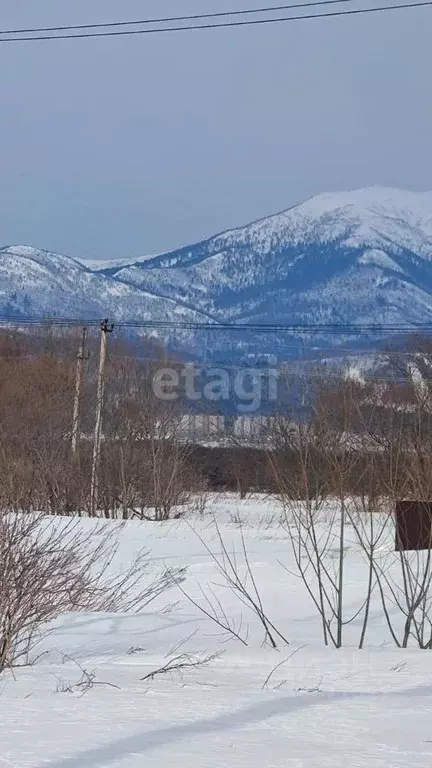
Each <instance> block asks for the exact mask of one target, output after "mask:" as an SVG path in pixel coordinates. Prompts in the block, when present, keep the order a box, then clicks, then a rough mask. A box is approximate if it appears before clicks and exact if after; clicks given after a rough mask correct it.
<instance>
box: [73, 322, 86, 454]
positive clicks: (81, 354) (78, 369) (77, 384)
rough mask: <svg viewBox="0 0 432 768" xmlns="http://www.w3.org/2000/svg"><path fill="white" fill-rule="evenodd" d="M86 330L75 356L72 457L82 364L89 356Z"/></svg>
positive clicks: (77, 419) (78, 408)
mask: <svg viewBox="0 0 432 768" xmlns="http://www.w3.org/2000/svg"><path fill="white" fill-rule="evenodd" d="M86 335H87V328H83V330H82V338H81V343H80V346H79V349H78V355H77V367H76V379H75V400H74V409H73V417H72V456H76V452H77V447H78V434H79V410H80V402H81V387H82V375H83V363H84V360H88V359H89V357H90V355H89V354H86V351H85V342H86Z"/></svg>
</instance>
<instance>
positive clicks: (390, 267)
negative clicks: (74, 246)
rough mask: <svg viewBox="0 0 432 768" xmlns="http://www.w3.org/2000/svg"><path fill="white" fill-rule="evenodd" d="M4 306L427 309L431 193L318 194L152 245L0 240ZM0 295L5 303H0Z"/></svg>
mask: <svg viewBox="0 0 432 768" xmlns="http://www.w3.org/2000/svg"><path fill="white" fill-rule="evenodd" d="M0 280H1V283H0V311H3V312H4V311H5V307H6V306H7V307H9V308H11V307H12V309H13V310H15V309H16V310H20V311H21V312H27V313H30V312H32V313H42V312H45V313H47V312H50V313H52V312H57V313H58V314H62V315H65V314H69V313H73V314H74V315H76V314H77V312H80V313H83V314H84V313H86V314H88V313H91V314H92V315H93V316H94V315H97V316H99V315H101V313H102V314H103V315H106V314H110V315H111V316H112V317H114V319H126V318H127V319H141V318H144V317H145V318H147V317H152V318H153V319H157V320H160V319H165V318H169V319H173V318H175V317H181V318H182V319H187V320H189V319H192V318H194V319H197V320H198V321H199V320H200V319H208V318H209V317H210V318H213V319H214V320H215V321H218V320H219V321H222V320H227V319H229V320H230V321H242V322H246V323H247V322H257V321H260V322H311V323H376V324H381V323H403V324H404V325H405V324H411V323H412V324H415V323H418V322H425V321H428V322H430V321H432V193H416V192H408V191H402V190H396V189H386V188H381V187H371V188H367V189H360V190H356V191H352V192H338V193H333V194H323V195H319V196H317V197H314V198H311V199H310V200H307V201H306V202H304V203H301V204H300V205H296V206H294V207H292V208H290V209H288V210H286V211H283V212H282V213H279V214H276V215H274V216H269V217H267V218H264V219H261V220H259V221H256V222H254V223H252V224H250V225H248V226H245V227H240V228H239V229H234V230H229V231H227V232H223V233H221V234H218V235H216V236H214V237H211V238H209V239H207V240H203V241H201V242H199V243H195V244H193V245H189V246H185V247H183V248H180V249H179V250H176V251H172V252H169V253H165V254H161V255H159V256H154V257H148V256H145V257H142V258H138V259H135V260H131V261H127V260H119V261H116V262H112V263H102V264H100V265H99V266H98V265H96V263H95V262H93V263H92V265H91V268H90V267H89V266H88V265H85V264H81V263H78V262H77V261H74V260H73V259H70V258H66V257H62V256H58V255H54V254H50V253H46V252H43V251H35V250H34V249H29V248H5V249H3V250H0ZM2 304H3V307H2Z"/></svg>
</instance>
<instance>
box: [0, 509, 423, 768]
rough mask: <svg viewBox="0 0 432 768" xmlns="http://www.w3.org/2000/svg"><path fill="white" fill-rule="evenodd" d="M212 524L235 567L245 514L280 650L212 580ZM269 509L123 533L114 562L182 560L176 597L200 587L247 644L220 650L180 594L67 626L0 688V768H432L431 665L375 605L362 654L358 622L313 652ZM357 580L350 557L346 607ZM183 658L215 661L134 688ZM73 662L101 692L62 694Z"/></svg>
mask: <svg viewBox="0 0 432 768" xmlns="http://www.w3.org/2000/svg"><path fill="white" fill-rule="evenodd" d="M213 514H214V515H215V516H216V518H217V520H218V522H219V525H220V529H221V531H222V533H223V536H224V539H225V540H226V541H227V543H228V544H229V546H230V547H235V548H236V551H237V553H238V557H239V561H240V560H241V549H242V548H241V537H240V535H239V526H238V517H239V516H240V518H241V519H242V521H243V530H244V536H245V541H246V545H247V550H248V554H249V557H250V562H251V565H252V567H253V571H254V574H255V576H256V579H257V582H258V584H259V587H260V591H261V594H262V598H263V603H264V605H265V607H266V609H267V611H268V613H269V614H270V617H271V618H272V619H273V620H274V621H275V623H276V624H277V626H278V628H280V629H281V631H283V633H284V634H285V635H286V636H287V638H288V640H289V641H290V645H289V646H288V647H281V648H280V649H279V650H273V649H271V648H269V647H267V646H263V645H262V639H263V638H262V632H261V628H260V626H259V622H258V621H257V620H256V618H255V617H254V616H253V615H252V614H250V613H249V612H248V611H247V609H246V608H245V607H244V606H243V605H242V604H241V603H240V602H239V601H238V599H237V598H236V597H235V595H233V594H232V592H231V591H230V590H228V589H226V587H225V586H224V585H223V584H222V583H221V578H220V576H218V575H217V573H216V571H215V567H214V563H213V562H212V560H211V557H210V556H209V555H208V553H207V552H206V549H205V547H204V545H203V543H202V541H200V538H199V537H198V536H197V533H199V536H201V537H202V538H203V539H204V540H205V541H206V542H207V544H208V545H209V546H210V547H211V548H212V549H213V550H214V551H217V550H218V540H217V535H216V532H215V529H214V525H213V517H212V515H213ZM278 514H279V511H278V509H277V505H276V504H275V502H271V501H265V500H263V499H260V498H258V497H255V498H254V499H252V500H247V501H244V502H243V501H242V502H239V501H238V500H236V499H235V498H233V497H225V498H219V499H214V500H213V502H212V505H211V509H209V510H208V511H207V512H206V513H205V515H204V516H203V517H202V518H199V517H194V518H193V519H189V520H188V521H185V520H180V521H172V522H169V523H165V524H154V523H135V522H133V523H130V524H128V525H127V528H126V530H125V532H124V533H123V541H122V548H121V552H122V554H121V557H122V558H124V561H125V562H126V561H127V560H128V559H131V558H132V557H133V553H134V552H135V551H137V550H138V549H139V548H140V547H141V546H143V545H144V546H146V547H147V548H149V549H150V550H151V552H152V556H153V558H154V559H155V564H156V565H157V564H159V565H161V564H163V563H166V564H167V565H185V566H188V573H187V578H186V582H185V585H184V587H185V589H186V590H187V592H188V593H189V594H190V595H191V596H193V597H194V598H195V599H197V600H200V601H202V596H201V593H200V587H201V588H202V589H203V590H205V592H206V594H208V595H210V589H212V590H213V591H214V592H215V594H217V596H218V598H219V599H220V601H221V603H222V604H223V606H224V609H225V610H226V613H227V615H229V616H230V617H232V618H233V619H235V620H236V622H237V626H238V627H239V626H240V625H241V627H242V631H243V632H246V631H247V633H248V634H247V637H248V645H247V647H246V646H243V645H242V644H241V643H240V642H239V641H235V640H231V641H228V640H227V637H226V635H225V634H224V633H223V632H222V630H219V629H218V628H217V627H216V626H215V625H214V624H213V623H212V622H211V621H210V620H209V619H207V618H206V617H205V616H203V614H201V613H200V612H199V611H198V610H197V609H196V608H195V607H194V606H193V605H192V604H191V603H190V602H189V601H188V600H187V599H186V598H185V597H184V596H183V595H182V593H181V592H180V591H177V590H176V589H173V590H172V591H171V592H169V593H167V594H165V595H163V596H161V597H160V598H159V599H158V603H157V604H156V603H155V604H153V605H152V607H151V610H150V609H149V610H148V611H146V612H145V613H144V614H140V615H120V616H119V615H113V616H106V615H95V614H90V615H86V614H76V615H68V616H65V617H64V618H63V619H62V620H61V621H60V622H59V623H58V626H57V628H56V630H55V632H54V634H53V635H52V636H51V637H50V638H49V640H47V641H46V647H45V650H47V651H48V653H46V655H45V656H43V657H42V658H41V659H40V661H39V662H38V663H37V664H36V665H35V666H32V667H26V668H22V669H19V670H16V672H15V676H14V677H12V676H8V675H3V676H2V677H1V678H0V722H1V737H0V768H1V767H2V766H14V768H30V767H31V768H42V766H50V768H90V767H93V766H103V767H104V768H105V767H107V768H142V766H146V768H179V767H180V768H183V766H185V768H186V767H187V768H195V766H196V768H246V767H247V768H263V766H265V768H276V767H277V768H282V767H284V768H285V767H286V766H289V767H292V768H335V767H338V766H343V767H344V768H356V767H357V766H359V767H360V766H364V765H367V766H368V768H384V767H385V768H399V766H400V767H401V768H402V767H403V768H406V767H407V766H408V765H410V764H413V765H415V766H416V768H426V767H427V768H430V766H431V765H432V723H431V718H430V711H431V701H432V672H431V666H430V658H431V657H430V656H429V654H428V653H427V652H426V651H418V650H416V649H414V648H413V649H410V650H407V651H401V650H398V649H396V648H394V646H393V645H392V644H391V643H390V638H389V636H388V632H387V631H386V629H385V626H384V624H383V622H382V619H381V612H380V610H379V606H378V604H375V605H374V606H373V609H372V615H371V623H370V631H369V633H368V638H367V647H366V648H365V649H364V650H363V651H359V650H356V648H355V643H356V642H357V641H358V636H359V626H360V624H359V623H358V624H357V625H356V623H355V622H354V623H353V625H351V626H350V628H349V633H350V634H348V636H347V641H348V643H351V645H348V646H347V647H345V648H343V649H341V650H333V649H325V648H324V647H323V644H322V640H321V636H320V623H319V619H318V617H317V616H316V614H315V610H314V607H313V605H312V603H311V601H310V599H309V597H308V595H307V593H306V591H305V589H304V587H303V585H302V582H301V581H300V580H299V579H298V578H296V577H295V575H290V574H289V573H288V572H287V571H286V570H284V569H283V568H282V566H281V565H280V562H283V563H284V565H286V566H287V567H288V568H293V563H292V555H290V544H289V541H288V539H287V538H286V534H284V532H283V531H282V530H281V529H280V527H279V526H278V522H277V519H278ZM87 523H88V521H84V522H83V525H85V524H87ZM363 574H364V571H363V566H362V563H361V557H360V554H359V553H358V552H357V551H356V549H355V547H353V548H352V551H351V552H350V553H349V556H348V578H349V598H350V600H351V599H352V601H353V605H355V602H356V594H357V599H360V598H359V595H360V594H362V590H361V587H362V584H361V581H362V579H363ZM293 651H296V652H295V653H294V654H293V655H292V656H291V658H289V659H288V660H287V661H286V663H283V662H284V660H286V659H287V657H289V656H290V654H292V653H293ZM184 652H189V653H200V652H202V653H206V654H207V653H208V654H211V653H215V652H221V655H220V656H219V657H218V658H217V659H215V660H214V661H213V662H212V663H210V664H208V665H206V666H203V667H200V668H197V669H185V670H184V671H183V672H182V673H181V674H180V673H170V674H167V675H157V676H156V677H154V679H153V680H146V681H141V678H142V677H144V676H145V675H146V674H148V673H149V672H151V671H153V670H155V669H157V668H158V667H161V666H163V665H164V664H166V662H167V660H168V658H170V654H171V656H172V655H176V654H179V653H184ZM279 662H282V663H281V664H280V666H279V667H278V668H277V669H276V670H275V671H274V673H273V675H271V677H270V679H269V681H268V683H267V685H265V681H266V679H267V677H268V676H269V674H270V672H271V670H272V669H273V668H274V667H275V666H276V665H277V664H279ZM81 668H82V669H85V670H87V671H88V672H89V673H93V672H94V673H95V676H96V677H95V680H96V682H97V684H95V685H94V686H93V687H92V688H91V690H89V691H88V692H87V693H85V695H81V694H80V693H79V692H78V691H77V690H76V689H74V684H75V683H77V682H78V681H79V680H80V679H81V677H82V669H81ZM114 686H118V687H114ZM70 689H72V692H70Z"/></svg>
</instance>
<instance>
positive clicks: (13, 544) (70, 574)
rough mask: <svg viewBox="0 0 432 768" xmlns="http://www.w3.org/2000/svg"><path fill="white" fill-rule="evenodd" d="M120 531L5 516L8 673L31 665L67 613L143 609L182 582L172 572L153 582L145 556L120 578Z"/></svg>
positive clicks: (0, 606)
mask: <svg viewBox="0 0 432 768" xmlns="http://www.w3.org/2000/svg"><path fill="white" fill-rule="evenodd" d="M120 530H121V529H119V527H118V525H115V526H113V525H112V524H111V525H108V524H103V523H99V524H97V525H95V524H92V525H91V527H90V528H87V529H85V528H83V527H82V524H81V523H80V521H78V520H76V519H72V518H69V519H67V520H64V519H63V520H61V519H57V520H56V521H54V520H52V519H49V518H46V517H43V516H41V515H34V514H26V515H23V514H14V513H6V512H1V513H0V563H1V570H0V672H1V671H3V670H4V669H5V668H7V667H12V666H14V665H16V664H18V663H28V661H29V658H30V654H31V653H33V651H34V650H35V648H36V646H37V645H38V644H39V642H40V641H41V640H42V639H43V638H44V637H45V636H46V634H47V632H49V631H50V630H51V626H50V625H51V624H52V622H53V621H54V620H55V619H56V618H58V617H59V616H60V614H62V613H65V612H68V611H93V612H98V611H107V612H118V611H130V610H140V609H142V608H143V607H144V606H146V605H148V604H149V603H150V602H151V601H152V600H154V599H155V597H157V596H158V595H160V594H161V593H162V592H163V591H164V590H165V589H167V588H168V587H169V586H170V585H171V584H172V580H173V578H176V579H177V580H178V579H181V578H182V572H181V571H176V572H175V573H174V574H173V573H172V572H168V571H165V572H162V573H160V574H159V575H158V576H157V577H156V578H154V579H151V577H150V573H149V571H150V565H151V563H150V559H149V555H148V553H146V552H144V551H142V552H140V553H139V554H138V555H137V556H136V558H135V559H134V560H133V562H132V563H131V564H130V565H128V567H127V568H126V569H124V570H123V571H121V572H120V573H116V572H115V571H114V570H113V566H112V560H113V558H114V556H115V555H116V552H117V551H118V547H119V533H120Z"/></svg>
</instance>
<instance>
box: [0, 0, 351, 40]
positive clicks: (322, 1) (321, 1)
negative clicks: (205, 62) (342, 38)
mask: <svg viewBox="0 0 432 768" xmlns="http://www.w3.org/2000/svg"><path fill="white" fill-rule="evenodd" d="M352 2H354V0H314V1H313V2H309V3H307V2H306V3H291V4H290V5H272V6H268V7H265V8H246V9H243V10H238V11H217V12H213V13H194V14H191V15H188V16H165V17H164V18H154V17H153V18H150V19H135V20H133V21H110V22H98V23H97V24H65V25H64V26H60V27H30V28H28V29H1V30H0V35H24V34H27V33H29V34H30V33H32V32H66V31H68V30H69V31H73V30H79V29H101V28H104V27H140V26H143V25H145V24H167V23H170V22H172V21H197V20H198V19H218V18H219V19H220V18H224V17H227V16H248V15H249V16H250V15H252V14H253V15H257V14H260V13H274V12H275V11H289V10H293V9H294V8H307V7H314V6H320V5H336V4H338V5H341V4H342V3H352Z"/></svg>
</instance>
